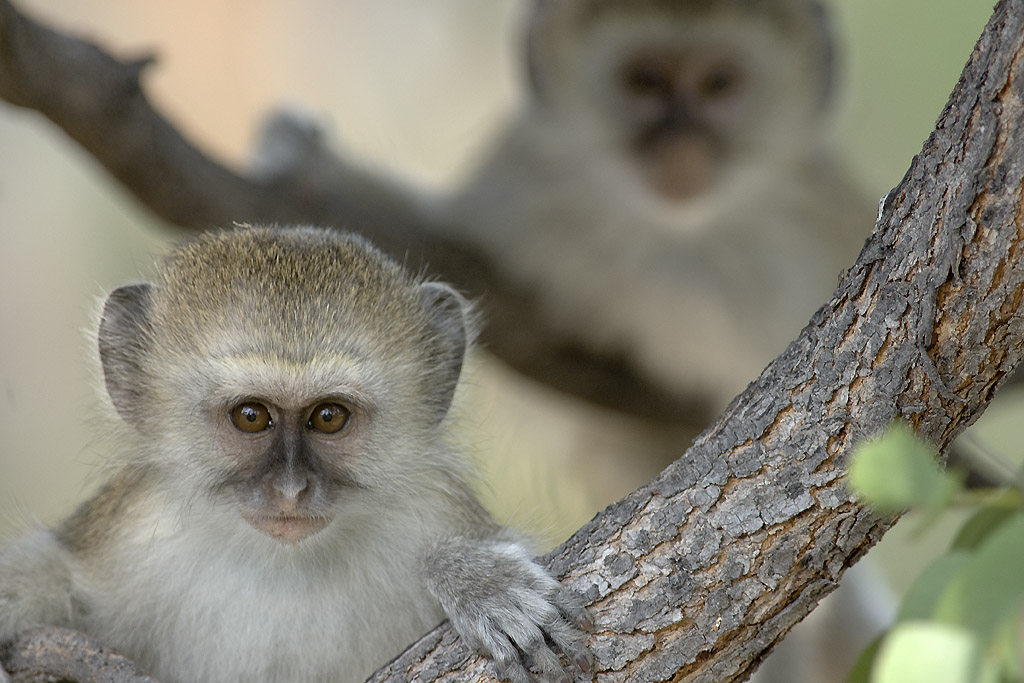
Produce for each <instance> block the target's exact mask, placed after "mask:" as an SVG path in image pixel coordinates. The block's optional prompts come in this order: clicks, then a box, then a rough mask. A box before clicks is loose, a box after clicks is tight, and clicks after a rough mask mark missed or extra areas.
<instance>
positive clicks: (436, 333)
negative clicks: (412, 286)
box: [419, 282, 469, 413]
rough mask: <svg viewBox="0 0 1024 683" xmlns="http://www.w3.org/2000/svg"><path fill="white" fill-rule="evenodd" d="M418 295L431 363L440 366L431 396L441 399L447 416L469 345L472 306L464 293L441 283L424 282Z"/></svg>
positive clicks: (443, 410)
mask: <svg viewBox="0 0 1024 683" xmlns="http://www.w3.org/2000/svg"><path fill="white" fill-rule="evenodd" d="M419 294H420V304H421V305H422V307H423V313H424V315H425V316H426V318H427V323H428V324H429V326H430V332H431V336H432V339H430V340H428V344H427V346H428V347H429V348H431V349H433V353H432V358H431V360H432V361H434V362H436V363H437V365H436V368H437V374H436V375H435V376H434V378H433V379H434V381H435V382H437V383H438V385H437V386H435V387H433V388H432V390H431V393H433V395H435V396H437V397H438V399H439V401H440V403H441V404H442V405H441V410H442V413H444V412H447V411H448V406H449V405H451V401H452V396H453V395H454V394H455V386H456V385H457V384H458V382H459V373H461V372H462V361H463V359H464V358H465V356H466V347H467V346H468V344H469V331H468V316H467V312H468V310H469V304H468V303H467V302H466V300H465V299H464V298H463V297H462V295H461V294H459V293H458V292H456V291H455V290H454V289H452V288H451V287H449V286H448V285H446V284H444V283H441V282H425V283H423V284H422V285H420V290H419Z"/></svg>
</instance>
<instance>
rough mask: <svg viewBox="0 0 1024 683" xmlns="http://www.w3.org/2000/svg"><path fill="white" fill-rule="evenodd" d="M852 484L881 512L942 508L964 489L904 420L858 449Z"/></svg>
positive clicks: (854, 455)
mask: <svg viewBox="0 0 1024 683" xmlns="http://www.w3.org/2000/svg"><path fill="white" fill-rule="evenodd" d="M850 485H851V486H852V487H853V489H854V490H855V491H856V492H857V493H858V494H859V495H860V496H861V498H863V500H864V501H865V502H866V503H868V504H869V505H871V506H872V507H874V508H876V509H877V510H879V511H880V512H899V511H901V510H905V509H907V508H910V507H928V508H933V509H935V508H939V507H941V506H943V505H946V504H947V503H948V502H949V501H950V499H952V497H953V496H954V495H955V494H956V493H957V492H958V491H959V490H960V488H961V484H960V481H959V480H958V479H957V478H956V477H954V476H953V475H951V474H949V473H948V472H946V471H944V470H943V469H941V468H940V467H939V465H938V463H937V462H936V460H935V451H934V449H932V448H931V447H930V446H928V445H927V444H925V443H924V442H923V441H921V440H920V439H918V438H917V437H916V436H915V435H914V433H913V432H912V431H911V430H910V429H909V428H908V427H907V426H906V425H905V424H903V423H902V422H897V423H895V424H894V425H893V426H892V427H890V428H889V429H888V430H887V431H886V432H885V433H884V434H883V435H882V436H881V437H879V438H877V439H873V440H871V441H867V442H865V443H863V444H861V445H860V446H858V447H857V449H856V450H855V451H854V454H853V461H852V462H851V463H850Z"/></svg>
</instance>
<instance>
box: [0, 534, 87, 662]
mask: <svg viewBox="0 0 1024 683" xmlns="http://www.w3.org/2000/svg"><path fill="white" fill-rule="evenodd" d="M68 562H69V558H68V554H67V551H66V550H64V548H63V547H61V545H60V543H59V542H58V541H57V539H56V537H54V535H53V534H52V533H50V532H49V531H42V530H40V531H35V532H32V533H30V534H27V535H26V536H24V537H22V538H21V539H20V540H18V541H16V542H15V543H13V544H12V545H10V546H9V547H7V548H6V549H4V551H3V553H2V554H0V643H3V642H8V641H10V640H11V639H13V638H14V636H16V635H17V634H18V633H21V632H22V631H25V630H27V629H30V628H33V627H36V626H44V625H45V626H71V623H72V601H71V569H70V567H69V564H68Z"/></svg>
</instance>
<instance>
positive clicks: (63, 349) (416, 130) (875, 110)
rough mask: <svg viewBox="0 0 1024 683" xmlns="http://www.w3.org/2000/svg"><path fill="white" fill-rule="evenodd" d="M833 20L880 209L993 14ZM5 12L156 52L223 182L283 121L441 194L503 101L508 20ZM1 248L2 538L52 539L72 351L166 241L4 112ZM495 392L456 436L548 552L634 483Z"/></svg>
mask: <svg viewBox="0 0 1024 683" xmlns="http://www.w3.org/2000/svg"><path fill="white" fill-rule="evenodd" d="M832 4H833V5H834V6H835V10H836V15H837V17H836V19H837V24H838V26H837V32H838V33H839V35H840V37H841V43H842V51H841V64H842V73H843V78H842V82H841V84H840V89H841V90H842V91H843V93H844V94H843V97H842V102H841V104H840V107H839V110H838V114H837V119H838V120H837V136H838V141H839V144H840V146H841V147H842V149H843V150H844V151H845V153H846V154H847V155H848V157H849V162H850V164H851V166H852V167H853V169H854V170H855V171H856V173H857V174H858V175H859V176H860V177H861V178H862V179H863V182H864V184H865V186H866V187H867V188H868V189H869V190H870V192H871V193H872V194H873V195H877V196H881V195H882V194H884V193H885V192H886V191H887V190H888V189H889V188H891V187H892V186H894V185H895V184H896V183H897V182H898V181H899V180H900V178H901V177H902V175H903V173H904V172H905V170H906V168H907V166H908V164H909V162H910V159H911V157H912V156H913V155H914V154H915V153H916V152H917V151H918V150H919V149H920V146H921V143H922V141H923V140H924V139H925V138H926V137H927V135H928V134H929V132H930V131H931V129H932V126H933V123H934V121H935V119H936V117H937V116H938V114H939V112H940V111H941V108H942V106H943V104H944V103H945V101H946V98H947V96H948V94H949V92H950V90H951V89H952V87H953V85H954V84H955V82H956V79H957V77H958V76H959V74H960V70H961V68H962V67H963V64H964V63H965V61H966V60H967V57H968V55H969V54H970V51H971V48H972V47H973V45H974V43H975V41H976V40H977V38H978V36H979V35H980V33H981V29H982V27H983V25H984V23H985V21H986V20H987V18H988V16H989V13H990V7H991V4H990V2H989V1H988V0H897V1H896V2H892V1H891V0H856V2H854V1H853V0H846V1H845V2H840V1H839V0H836V1H835V2H833V3H832ZM19 6H20V7H22V8H24V9H26V10H27V11H30V12H32V13H33V14H34V15H36V16H38V17H40V18H42V19H44V20H45V21H47V22H49V23H51V24H53V25H55V26H58V27H63V28H65V29H69V30H72V31H74V32H76V33H80V34H84V35H86V36H89V37H92V38H94V39H95V40H97V41H99V42H100V43H102V44H103V45H105V46H107V47H108V48H110V49H112V50H113V51H114V52H115V53H116V54H118V55H121V56H126V57H128V56H133V55H137V54H139V53H142V52H147V51H151V50H155V51H156V52H157V53H158V54H159V56H160V61H159V62H158V64H157V65H156V66H155V67H153V68H152V69H151V70H150V72H149V74H148V78H147V80H146V85H147V87H148V89H149V92H150V93H151V95H152V97H153V99H154V100H155V101H156V103H157V105H158V106H159V107H161V108H162V109H163V110H164V111H165V112H166V113H167V115H168V116H169V117H170V118H171V119H172V120H173V121H175V122H177V123H178V124H180V126H181V127H182V128H183V130H184V131H185V132H186V134H187V135H188V136H190V137H192V138H193V139H194V140H196V141H197V142H198V143H200V144H201V145H202V146H203V147H205V148H206V149H208V150H211V151H213V152H214V153H216V154H217V155H219V156H221V157H223V158H224V159H225V160H227V161H229V162H232V163H242V162H244V160H245V158H246V154H247V149H248V148H249V145H250V142H251V139H252V136H253V134H254V130H255V127H256V126H257V124H258V121H259V119H260V118H261V116H262V115H263V114H264V113H265V112H266V111H267V110H268V109H269V108H271V107H272V106H273V105H274V104H275V103H278V102H281V101H292V102H299V103H302V104H304V105H305V106H307V107H308V108H310V109H311V110H312V111H314V112H316V113H318V114H319V115H322V116H323V117H324V119H325V120H328V121H330V122H331V126H332V128H333V130H334V134H335V136H336V139H337V141H338V143H339V144H340V145H343V146H344V148H345V149H346V150H347V151H348V152H349V153H351V154H354V155H356V156H358V157H359V158H361V159H363V160H364V161H366V162H368V163H373V164H375V165H377V166H378V167H381V168H384V169H389V170H392V171H394V172H396V173H401V174H403V175H405V176H407V177H409V178H411V179H413V180H414V181H415V182H418V183H424V184H427V185H429V186H432V187H438V188H442V187H444V186H446V185H448V184H450V183H451V182H453V181H454V180H456V179H458V178H459V176H460V174H461V173H464V172H465V171H466V169H467V168H468V166H469V165H470V164H471V163H472V160H473V158H474V154H475V153H476V152H477V151H478V150H480V148H481V145H482V144H484V143H485V142H486V140H487V139H488V136H489V135H490V134H491V133H492V132H493V131H494V130H495V128H496V126H498V125H500V122H501V120H502V116H503V114H504V113H506V112H508V111H509V110H510V108H511V107H512V106H514V103H515V101H516V96H517V87H518V86H517V81H518V76H519V63H518V37H519V20H520V17H521V14H522V10H523V7H524V2H523V0H488V1H487V2H480V0H430V1H429V2H424V1H423V0H305V1H303V2H296V3H287V4H285V3H279V2H270V1H269V0H247V1H245V2H243V1H242V0H203V1H202V2H196V1H195V0H179V1H178V2H175V3H139V2H130V1H128V0H96V1H93V2H89V3H84V2H74V1H72V0H22V1H21V2H20V3H19ZM0 237H2V243H0V244H2V246H0V539H2V538H4V537H9V536H10V535H12V534H13V533H15V532H16V531H17V530H20V529H23V528H25V526H26V524H28V523H30V520H32V519H38V520H40V521H41V522H43V523H52V522H54V521H56V520H58V519H59V518H60V517H61V516H63V515H65V514H66V513H68V512H69V511H70V510H71V509H72V508H73V507H74V505H75V504H76V503H77V502H78V501H80V500H82V499H83V498H84V497H85V496H86V495H87V493H88V491H90V490H91V489H92V487H93V486H95V484H96V477H90V473H91V472H94V471H95V469H96V463H98V462H99V461H100V460H101V456H102V450H103V449H102V440H101V438H100V436H99V430H97V429H95V425H96V423H97V416H98V415H99V408H98V405H99V401H98V400H97V398H96V395H95V393H94V389H93V388H92V384H93V373H94V369H93V362H94V361H93V350H92V348H91V346H90V344H89V343H88V341H87V337H86V334H85V332H84V331H85V330H87V329H89V328H90V327H91V325H92V319H93V315H94V313H95V311H96V309H97V306H98V298H99V297H101V296H102V294H103V293H104V292H105V291H108V290H109V289H111V288H113V287H114V286H116V285H118V284H121V283H124V282H126V281H131V280H134V279H138V278H139V277H140V274H144V273H145V272H146V271H147V269H148V268H149V266H150V263H151V262H152V261H153V258H154V256H155V255H157V254H158V253H159V252H160V250H161V249H162V247H163V246H164V245H165V244H167V243H168V242H169V241H170V240H173V239H176V238H177V237H179V235H178V233H176V232H175V231H174V230H173V229H170V228H168V227H166V226H163V225H161V224H160V223H159V222H157V221H156V220H154V219H153V218H152V217H151V216H150V215H149V214H148V213H146V212H145V211H144V210H143V209H141V208H140V207H139V206H138V205H137V204H136V203H135V202H134V201H133V200H132V199H130V198H129V197H127V195H126V194H125V193H124V192H123V191H122V190H121V189H120V187H118V186H117V185H115V184H114V183H113V182H111V181H110V180H109V179H108V178H107V177H106V176H105V175H104V173H103V172H102V171H101V170H100V169H98V168H97V166H96V165H95V164H93V163H92V162H91V161H90V159H88V158H87V157H85V155H84V154H82V153H81V152H80V151H79V149H78V148H77V147H76V146H75V145H74V144H72V143H71V142H70V141H68V140H67V139H65V137H64V136H63V134H62V133H61V132H60V131H59V130H57V129H56V128H55V127H54V126H53V125H51V124H50V123H49V122H48V121H46V120H44V119H42V118H41V117H40V116H38V115H36V114H34V113H31V112H25V111H21V110H16V109H13V108H11V107H9V106H6V105H2V104H0ZM795 333H796V330H794V335H795ZM495 372H496V371H495V370H493V368H478V369H476V370H475V371H474V372H473V373H472V374H471V387H470V389H471V390H472V391H474V392H475V393H474V397H475V400H474V401H473V406H472V410H469V409H468V408H467V409H466V410H464V411H463V413H462V420H461V422H462V425H463V427H464V432H465V434H466V441H467V442H468V444H469V445H470V446H471V447H472V448H473V449H474V451H476V452H477V453H479V454H480V456H479V457H480V460H481V469H482V472H483V479H484V482H483V486H484V488H485V489H486V490H487V491H489V493H488V494H487V495H488V500H489V501H490V504H491V506H492V508H493V509H495V510H496V512H497V513H498V515H499V516H501V517H503V518H512V519H515V520H517V521H518V522H520V523H522V524H524V525H526V526H528V527H530V528H532V529H533V530H534V531H535V532H537V533H539V534H540V535H541V536H542V538H544V539H545V541H546V542H547V543H549V544H551V543H555V542H557V541H559V540H561V539H562V538H564V537H565V536H566V535H567V534H568V533H570V532H571V531H572V530H574V529H575V528H577V527H578V526H579V525H580V524H582V523H583V522H585V521H586V520H587V519H589V517H590V516H591V515H593V513H594V512H595V511H596V510H598V509H599V508H600V507H601V506H603V505H604V504H605V503H607V502H609V501H610V500H613V499H615V498H617V497H619V496H620V495H622V494H623V493H625V492H626V491H627V490H629V488H631V487H632V486H634V485H636V484H639V483H642V481H643V480H644V478H646V473H638V472H629V471H628V468H626V469H623V468H616V467H609V468H608V473H607V477H606V478H605V480H606V483H604V484H602V485H600V486H589V487H581V486H580V485H579V483H578V481H577V480H576V478H574V476H573V475H574V468H578V467H579V465H578V462H574V461H572V460H571V459H565V458H563V457H562V454H564V453H565V452H567V451H568V450H571V449H579V448H580V447H581V444H582V445H584V446H585V443H586V436H585V435H581V434H579V433H577V432H574V431H573V430H572V429H566V428H564V426H562V425H560V424H559V420H558V419H557V417H556V416H554V415H553V413H554V412H555V411H556V410H560V409H561V403H560V402H559V401H557V399H552V398H551V397H549V396H547V395H546V394H545V393H544V392H540V391H537V390H535V389H533V388H530V387H526V386H525V385H523V386H520V384H521V383H520V382H519V380H517V379H516V378H514V377H511V376H504V375H499V376H498V378H499V379H498V381H497V382H495V376H496V374H495ZM496 385H500V386H501V387H503V388H505V387H508V386H510V385H511V386H513V387H519V390H516V391H497V390H495V388H494V387H495V386H496ZM997 408H998V410H996V409H993V411H991V413H992V416H986V417H987V420H986V421H987V422H990V423H991V426H989V427H987V428H986V429H987V431H985V434H992V435H998V438H999V439H1001V440H1002V443H1009V444H1012V446H1009V448H1011V449H1017V450H1019V448H1018V447H1017V446H1016V444H1018V443H1019V434H1020V433H1021V432H1022V431H1024V430H1022V429H1021V428H1020V427H1019V426H1017V423H1019V422H1022V421H1024V420H1021V419H1020V418H1021V416H1022V415H1024V403H1022V402H1020V401H1019V400H1018V401H1017V402H1016V403H1014V402H1012V401H1006V400H1004V401H1003V402H1001V405H999V406H997ZM1014 429H1016V430H1017V431H1016V432H1014ZM984 438H989V437H988V436H986V437H984ZM992 438H995V437H992ZM1008 455H1017V454H1016V453H1012V452H1011V453H1009V454H1008ZM641 476H643V477H644V478H640V477H641ZM897 538H899V537H897ZM888 539H889V537H887V542H886V543H887V544H890V545H896V544H899V543H901V541H898V540H896V541H891V542H890V541H889V540H888ZM885 552H886V550H885V549H883V550H882V551H881V554H884V553H885Z"/></svg>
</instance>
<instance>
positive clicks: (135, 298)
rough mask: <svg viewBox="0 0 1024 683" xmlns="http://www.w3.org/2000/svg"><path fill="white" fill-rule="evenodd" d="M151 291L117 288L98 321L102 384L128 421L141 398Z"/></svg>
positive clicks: (139, 287)
mask: <svg viewBox="0 0 1024 683" xmlns="http://www.w3.org/2000/svg"><path fill="white" fill-rule="evenodd" d="M151 292H152V285H150V284H147V283H140V284H135V285H125V286H124V287H118V288H117V289H115V290H114V291H113V292H111V293H110V296H108V297H107V300H106V302H105V303H104V304H103V315H102V317H101V318H100V330H99V348H100V362H101V363H102V365H103V381H104V383H105V384H106V387H107V393H108V394H109V395H110V400H111V401H112V402H113V404H114V407H115V408H117V412H118V413H120V415H121V417H123V418H124V419H125V420H128V421H129V422H131V421H132V413H131V411H132V408H134V407H136V406H138V405H139V399H140V398H141V382H142V373H143V365H142V357H143V354H144V352H145V349H146V346H147V342H146V339H147V330H148V329H149V302H150V294H151Z"/></svg>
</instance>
